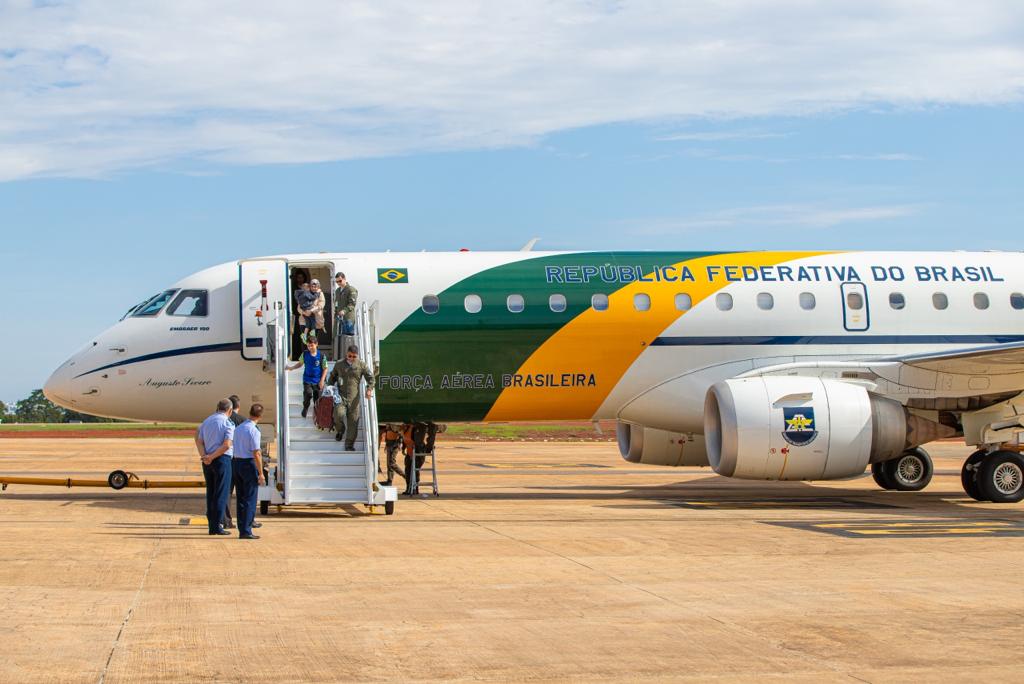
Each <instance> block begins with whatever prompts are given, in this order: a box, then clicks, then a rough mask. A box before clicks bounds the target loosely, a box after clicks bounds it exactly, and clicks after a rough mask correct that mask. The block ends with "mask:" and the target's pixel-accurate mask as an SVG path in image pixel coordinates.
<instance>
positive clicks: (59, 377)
mask: <svg viewBox="0 0 1024 684" xmlns="http://www.w3.org/2000/svg"><path fill="white" fill-rule="evenodd" d="M74 363H75V359H74V357H72V358H70V359H68V360H67V361H65V362H64V363H62V364H61V365H60V366H59V367H58V368H57V370H55V371H53V373H52V374H50V377H49V378H48V379H47V380H46V382H45V383H44V384H43V394H44V395H45V396H46V398H47V399H49V400H50V401H52V402H53V403H54V404H57V405H58V406H63V407H64V408H67V409H70V408H72V405H71V396H72V395H71V380H72V378H73V377H74V376H73V375H72V371H73V370H74Z"/></svg>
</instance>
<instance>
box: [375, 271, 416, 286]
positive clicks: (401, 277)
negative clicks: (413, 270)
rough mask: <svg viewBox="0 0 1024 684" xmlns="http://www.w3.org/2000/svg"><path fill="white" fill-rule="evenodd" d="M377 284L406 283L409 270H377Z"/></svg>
mask: <svg viewBox="0 0 1024 684" xmlns="http://www.w3.org/2000/svg"><path fill="white" fill-rule="evenodd" d="M377 282H378V283H390V284H395V283H407V282H409V269H407V268H378V269H377Z"/></svg>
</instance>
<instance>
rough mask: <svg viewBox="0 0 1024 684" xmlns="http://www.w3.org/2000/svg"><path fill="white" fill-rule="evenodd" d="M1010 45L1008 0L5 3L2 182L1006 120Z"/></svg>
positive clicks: (1018, 19)
mask: <svg viewBox="0 0 1024 684" xmlns="http://www.w3.org/2000/svg"><path fill="white" fill-rule="evenodd" d="M39 4H42V5H44V6H39V7H37V6H36V5H39ZM1022 27H1024V4H1021V3H1019V2H1016V1H1014V0H988V1H983V0H978V1H976V2H971V3H965V2H962V1H960V0H936V1H934V2H929V3H921V2H916V1H911V0H904V1H893V0H864V1H863V2H859V3H855V4H853V5H851V4H847V3H843V4H836V3H807V2H805V1H804V0H779V2H773V3H767V2H757V1H754V0H733V1H731V2H719V1H716V2H705V3H672V2H663V1H656V0H646V1H643V0H639V1H637V2H629V3H618V2H611V1H585V0H575V1H563V2H557V1H554V2H551V1H541V0H524V2H516V3H479V2H470V1H469V0H449V1H448V2H444V3H422V2H418V1H414V0H392V1H387V0H372V1H369V0H365V1H361V2H348V3H337V2H333V1H327V0H309V1H308V2H304V3H299V4H295V3H280V2H265V1H264V2H251V1H243V0H233V1H225V2H220V3H216V4H211V3H208V2H201V1H199V0H178V1H176V2H169V3H129V2H113V1H111V0H81V1H80V2H67V3H64V4H53V3H32V2H29V1H28V0H13V1H9V2H6V3H3V4H0V93H2V95H0V98H2V100H0V180H2V179H7V180H9V179H16V178H25V177H31V176H52V175H71V176H95V175H104V174H107V173H110V172H113V171H117V170H121V169H127V168H135V167H140V166H151V165H167V164H171V163H177V164H180V163H181V162H182V161H183V160H184V161H185V162H186V163H188V164H193V165H197V166H203V165H208V164H209V163H210V162H214V163H232V164H260V163H293V162H315V161H329V160H337V159H351V158H359V157H368V156H381V155H396V154H407V153H412V152H417V151H425V150H455V149H467V148H493V147H502V146H509V145H524V144H532V143H535V142H536V141H537V140H538V139H539V138H541V137H542V136H544V135H545V134H548V133H552V132H554V131H559V130H565V129H569V128H575V127H582V126H589V125H594V124H602V123H610V122H624V121H660V122H667V121H675V120H684V119H688V118H692V117H717V118H721V117H747V116H764V115H781V114H785V115H802V114H810V113H815V112H822V111H836V110H843V109H847V108H852V107H873V106H876V105H878V104H884V105H886V106H897V107H900V106H920V105H927V104H932V103H953V104H980V103H988V104H991V103H1005V102H1011V101H1019V100H1020V99H1021V98H1022V95H1024V41H1022V40H1021V34H1022ZM691 135H692V134H691ZM719 139H721V138H719Z"/></svg>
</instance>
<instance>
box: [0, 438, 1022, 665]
mask: <svg viewBox="0 0 1024 684" xmlns="http://www.w3.org/2000/svg"><path fill="white" fill-rule="evenodd" d="M930 451H931V453H932V455H933V457H934V458H935V461H936V471H937V472H936V476H935V479H934V480H933V482H932V484H931V486H930V487H929V488H928V489H927V490H926V491H925V492H922V493H896V492H882V491H879V490H878V489H877V488H876V487H875V485H874V483H873V482H872V481H871V478H870V477H869V476H868V477H862V478H858V479H854V480H848V481H842V482H831V483H816V484H813V485H811V484H804V483H760V482H741V481H731V480H726V479H723V478H720V477H717V476H715V475H714V474H713V473H711V472H710V471H709V470H707V469H697V468H683V469H669V468H657V467H644V466H635V465H631V464H628V463H625V462H623V461H622V460H621V459H620V458H619V456H618V453H617V450H616V447H615V446H614V445H613V444H610V443H609V444H601V443H597V444H565V443H541V444H536V443H530V444H523V443H519V444H509V443H497V444H484V443H479V442H474V443H447V444H445V445H444V446H443V447H442V448H439V452H438V457H439V464H440V477H439V479H440V484H441V489H442V491H441V494H442V496H441V497H440V498H433V497H428V498H421V499H414V500H410V499H404V498H403V499H402V500H401V501H399V503H398V507H397V511H396V514H395V515H394V516H383V515H369V514H367V513H366V512H365V510H364V509H362V508H359V509H357V508H349V509H336V508H312V507H310V508H295V509H292V508H287V509H285V510H284V511H282V512H280V513H277V512H273V511H272V512H271V514H270V515H269V516H267V517H265V518H262V520H263V523H264V525H263V528H262V529H261V530H259V531H258V532H259V534H261V535H262V537H263V538H262V539H261V540H259V541H256V542H248V541H247V542H243V541H240V540H238V539H237V538H236V537H210V536H208V535H207V534H206V527H205V519H204V518H203V517H202V514H203V509H204V498H203V493H202V491H201V490H164V491H161V490H153V491H142V490H137V489H133V490H124V491H120V492H114V491H111V490H104V489H71V490H68V489H63V488H53V487H51V488H44V487H34V486H18V485H12V486H11V487H10V488H9V489H8V490H7V491H6V492H3V493H2V494H0V543H2V548H3V555H2V561H0V606H2V609H3V619H2V621H0V643H2V644H3V657H2V658H0V681H11V682H15V681H16V682H38V681H62V682H124V681H167V682H179V681H266V682H295V681H318V682H321V681H355V680H359V681H396V680H429V679H445V680H485V681H494V680H501V681H509V680H513V681H516V680H531V681H532V680H576V681H584V680H585V681H602V680H608V681H619V680H632V681H637V680H675V681H678V680H687V679H694V680H709V679H716V680H726V681H753V680H764V679H779V680H786V681H808V682H810V681H814V682H819V681H849V680H857V681H868V682H886V681H906V680H914V681H940V680H941V681H950V680H974V681H978V680H987V681H1020V680H1021V679H1022V677H1024V674H1022V667H1024V649H1022V648H1021V638H1022V637H1024V628H1022V625H1021V615H1022V613H1024V591H1022V590H1021V572H1022V570H1024V538H1022V536H1024V505H1013V506H999V505H995V504H979V503H975V502H973V501H971V500H969V499H967V498H966V496H965V495H964V494H963V492H962V491H961V490H960V485H959V468H960V463H961V461H962V460H963V458H964V457H965V456H966V455H967V454H968V449H967V448H966V447H964V446H963V445H956V444H936V445H933V446H932V447H930ZM115 468H124V469H127V470H134V471H136V472H138V473H139V475H140V476H143V477H149V478H195V477H196V476H197V475H199V473H200V470H199V467H198V463H197V461H196V458H195V455H194V448H193V446H192V445H191V443H190V441H189V440H183V439H139V440H134V439H87V440H86V439H82V440H74V439H53V440H45V439H32V440H27V439H26V440H18V439H9V440H4V442H3V443H2V445H0V474H5V475H15V474H20V475H26V476H28V475H36V476H38V475H44V476H45V475H51V474H57V473H59V474H72V475H78V476H101V477H104V476H105V475H106V473H107V472H109V471H111V470H113V469H115Z"/></svg>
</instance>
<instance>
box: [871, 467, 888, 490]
mask: <svg viewBox="0 0 1024 684" xmlns="http://www.w3.org/2000/svg"><path fill="white" fill-rule="evenodd" d="M883 465H885V464H884V463H872V464H871V479H873V480H874V481H875V484H876V485H878V486H879V487H881V488H882V489H886V490H889V489H892V488H893V486H892V482H890V481H889V476H888V475H886V474H885V468H883V467H882V466H883Z"/></svg>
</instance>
